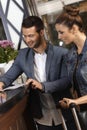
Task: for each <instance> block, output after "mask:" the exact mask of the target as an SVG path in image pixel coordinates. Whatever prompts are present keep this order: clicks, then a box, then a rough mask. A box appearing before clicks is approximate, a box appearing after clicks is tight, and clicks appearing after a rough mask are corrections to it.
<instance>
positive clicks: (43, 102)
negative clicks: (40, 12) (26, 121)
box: [0, 16, 68, 130]
mask: <svg viewBox="0 0 87 130" xmlns="http://www.w3.org/2000/svg"><path fill="white" fill-rule="evenodd" d="M22 33H23V38H24V41H25V43H26V45H27V46H28V47H27V48H24V49H21V50H20V51H19V54H18V56H17V58H16V59H15V61H14V63H13V65H12V67H11V68H10V69H9V70H8V72H7V73H6V74H5V75H4V76H3V77H1V78H0V88H1V89H2V87H7V86H9V85H10V84H11V83H12V82H13V81H14V80H15V79H16V78H17V77H18V76H19V75H20V74H22V73H23V72H24V73H25V74H26V76H27V81H26V83H25V84H26V86H28V87H30V101H31V103H30V107H31V111H32V115H33V118H34V121H35V122H36V124H37V126H38V130H51V129H52V130H62V126H61V125H60V124H61V119H60V116H59V113H58V110H57V109H56V104H55V102H58V100H59V99H60V97H61V94H60V93H61V91H63V90H65V89H66V88H67V87H68V79H67V72H66V67H65V65H64V63H63V57H64V55H65V54H66V53H67V49H64V48H62V47H57V46H53V45H52V44H50V43H49V42H47V41H46V40H45V37H44V25H43V22H42V20H41V19H40V18H39V17H37V16H29V17H28V18H26V19H24V20H23V23H22ZM37 107H38V108H37Z"/></svg>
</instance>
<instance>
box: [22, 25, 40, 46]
mask: <svg viewBox="0 0 87 130" xmlns="http://www.w3.org/2000/svg"><path fill="white" fill-rule="evenodd" d="M22 33H23V38H24V41H25V43H26V44H27V46H28V47H29V48H38V47H39V46H40V44H41V35H40V33H38V32H36V28H35V26H33V27H30V28H24V27H23V28H22Z"/></svg>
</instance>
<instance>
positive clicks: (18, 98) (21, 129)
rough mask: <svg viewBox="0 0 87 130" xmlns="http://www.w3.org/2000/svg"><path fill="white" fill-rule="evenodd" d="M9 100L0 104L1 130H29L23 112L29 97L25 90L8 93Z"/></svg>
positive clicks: (19, 89)
mask: <svg viewBox="0 0 87 130" xmlns="http://www.w3.org/2000/svg"><path fill="white" fill-rule="evenodd" d="M6 95H7V98H6V101H4V103H0V130H27V127H26V124H25V120H24V118H23V112H24V110H25V107H26V103H27V97H28V95H27V94H25V92H24V89H23V88H18V89H16V90H10V91H7V92H6Z"/></svg>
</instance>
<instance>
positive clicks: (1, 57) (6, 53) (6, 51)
mask: <svg viewBox="0 0 87 130" xmlns="http://www.w3.org/2000/svg"><path fill="white" fill-rule="evenodd" d="M17 54H18V50H16V49H15V48H14V43H12V42H11V41H9V40H1V41H0V68H2V69H3V67H4V68H6V71H7V69H8V68H9V63H10V66H11V64H12V62H13V60H14V59H15V58H16V56H17ZM6 66H7V67H6ZM4 71H5V70H4Z"/></svg>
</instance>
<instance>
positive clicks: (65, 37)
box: [55, 24, 75, 45]
mask: <svg viewBox="0 0 87 130" xmlns="http://www.w3.org/2000/svg"><path fill="white" fill-rule="evenodd" d="M55 28H56V31H57V33H58V39H60V40H61V41H63V42H64V43H65V44H66V45H68V44H70V43H72V42H74V37H75V36H74V31H73V29H69V28H68V27H67V26H65V25H64V24H56V25H55Z"/></svg>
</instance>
